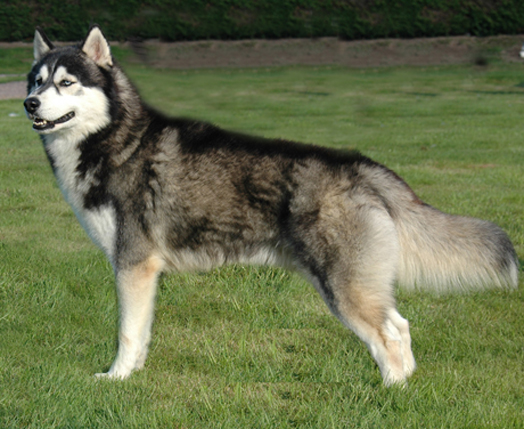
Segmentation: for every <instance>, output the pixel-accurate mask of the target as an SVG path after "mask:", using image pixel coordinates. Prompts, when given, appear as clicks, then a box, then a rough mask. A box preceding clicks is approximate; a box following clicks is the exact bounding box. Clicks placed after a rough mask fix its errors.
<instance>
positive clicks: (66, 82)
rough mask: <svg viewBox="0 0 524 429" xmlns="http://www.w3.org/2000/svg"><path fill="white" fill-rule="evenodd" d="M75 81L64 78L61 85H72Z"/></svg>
mask: <svg viewBox="0 0 524 429" xmlns="http://www.w3.org/2000/svg"><path fill="white" fill-rule="evenodd" d="M73 83H74V82H71V81H70V80H67V79H64V80H63V81H62V82H60V86H71V85H73Z"/></svg>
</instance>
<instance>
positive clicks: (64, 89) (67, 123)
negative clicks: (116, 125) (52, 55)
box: [28, 64, 111, 142]
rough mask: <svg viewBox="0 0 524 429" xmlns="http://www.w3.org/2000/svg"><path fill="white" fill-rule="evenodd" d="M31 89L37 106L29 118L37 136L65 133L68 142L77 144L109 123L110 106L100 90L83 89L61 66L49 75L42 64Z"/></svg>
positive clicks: (76, 79) (95, 88)
mask: <svg viewBox="0 0 524 429" xmlns="http://www.w3.org/2000/svg"><path fill="white" fill-rule="evenodd" d="M50 79H51V80H52V81H51V82H50ZM32 88H33V89H32V91H31V93H30V94H29V97H33V98H35V99H37V100H38V101H39V103H40V105H39V107H38V109H37V110H36V111H35V112H34V113H33V114H28V116H29V118H30V119H33V121H34V122H33V128H34V129H35V131H37V132H38V133H39V134H42V135H46V136H49V135H55V136H56V135H59V134H61V133H62V132H64V131H66V130H67V137H68V140H69V141H70V142H71V141H79V140H82V139H85V138H86V137H87V136H89V135H90V134H93V133H96V132H97V131H99V130H100V129H102V128H104V127H105V126H107V125H108V124H109V123H110V120H111V118H110V116H109V106H108V102H107V98H106V96H105V95H104V93H103V91H102V89H100V88H98V87H86V86H83V85H82V83H81V82H80V80H79V79H78V78H77V77H76V76H75V75H74V74H72V73H69V72H68V70H67V68H66V67H64V66H59V67H57V69H56V70H55V71H54V72H53V73H52V74H50V70H49V68H48V66H47V65H45V64H44V65H43V66H42V67H41V69H40V70H39V72H38V74H37V75H36V78H35V82H34V84H33V87H32ZM53 139H54V138H52V139H51V140H53ZM47 140H48V139H46V142H47Z"/></svg>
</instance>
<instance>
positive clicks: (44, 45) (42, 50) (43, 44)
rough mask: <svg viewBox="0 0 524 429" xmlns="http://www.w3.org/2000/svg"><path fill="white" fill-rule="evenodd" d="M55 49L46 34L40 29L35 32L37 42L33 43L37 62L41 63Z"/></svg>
mask: <svg viewBox="0 0 524 429" xmlns="http://www.w3.org/2000/svg"><path fill="white" fill-rule="evenodd" d="M54 48H55V47H54V46H53V44H52V43H51V41H50V40H49V39H48V38H47V36H46V35H45V33H44V32H43V31H42V29H41V28H40V27H37V28H36V30H35V40H34V42H33V52H34V56H35V62H36V61H39V60H40V58H42V57H43V56H44V55H45V54H47V53H48V52H49V51H50V50H51V49H54Z"/></svg>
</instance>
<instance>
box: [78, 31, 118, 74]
mask: <svg viewBox="0 0 524 429" xmlns="http://www.w3.org/2000/svg"><path fill="white" fill-rule="evenodd" d="M82 51H83V52H84V53H85V54H86V55H87V56H88V57H89V58H91V59H92V60H93V61H94V62H95V63H96V64H97V65H99V66H100V67H112V66H113V58H112V56H111V49H110V48H109V43H108V42H107V40H106V38H105V37H104V35H103V34H102V30H100V28H99V27H98V26H94V27H92V28H91V30H90V31H89V34H88V35H87V37H86V39H85V41H84V44H83V45H82Z"/></svg>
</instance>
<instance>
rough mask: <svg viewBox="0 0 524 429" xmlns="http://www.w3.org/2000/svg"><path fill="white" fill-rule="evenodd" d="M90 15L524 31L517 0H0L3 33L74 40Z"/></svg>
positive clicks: (337, 30) (184, 25) (201, 27)
mask: <svg viewBox="0 0 524 429" xmlns="http://www.w3.org/2000/svg"><path fill="white" fill-rule="evenodd" d="M92 23H98V24H100V25H101V26H102V27H103V30H104V32H105V33H106V35H107V36H108V37H109V38H110V39H113V40H124V39H126V38H130V37H131V38H133V37H134V38H144V39H146V38H158V39H162V40H166V41H176V40H201V39H249V38H284V37H324V36H336V37H340V38H343V39H373V38H382V37H403V38H410V37H429V36H446V35H461V34H471V35H475V36H489V35H495V34H518V33H524V6H523V4H522V0H396V1H391V0H190V1H188V0H140V1H139V0H126V1H121V0H85V1H81V0H47V1H40V0H4V1H3V2H2V3H1V4H0V40H3V41H16V40H29V39H31V38H32V36H33V32H34V27H35V26H37V25H39V26H41V27H43V28H45V29H46V31H47V33H48V35H49V36H50V37H51V38H52V39H56V40H78V39H81V38H82V37H83V35H84V34H85V32H86V30H87V28H88V27H89V26H90V25H91V24H92Z"/></svg>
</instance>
